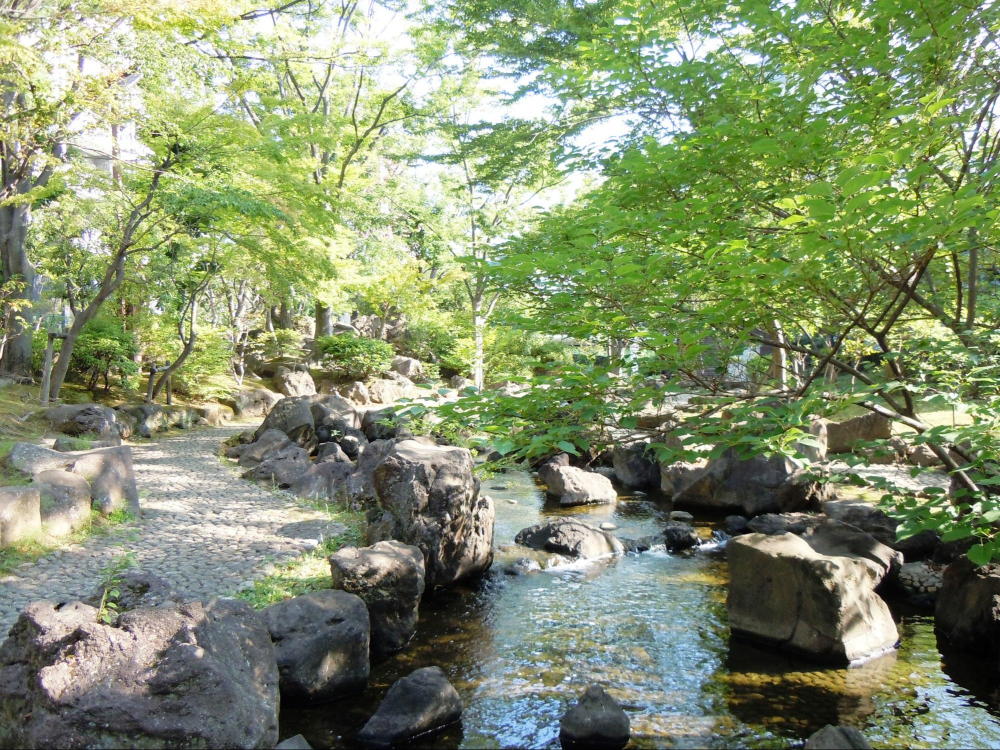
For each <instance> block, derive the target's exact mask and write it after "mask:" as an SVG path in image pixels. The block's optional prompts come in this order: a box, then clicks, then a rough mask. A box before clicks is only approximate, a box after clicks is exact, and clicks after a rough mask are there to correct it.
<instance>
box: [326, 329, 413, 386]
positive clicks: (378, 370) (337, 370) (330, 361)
mask: <svg viewBox="0 0 1000 750" xmlns="http://www.w3.org/2000/svg"><path fill="white" fill-rule="evenodd" d="M316 350H317V353H318V354H319V356H320V359H321V362H322V365H323V369H324V370H329V371H330V372H332V373H334V374H335V375H337V376H339V377H342V378H345V379H348V380H364V379H365V378H370V377H372V376H373V375H382V374H384V373H386V372H388V371H389V368H390V367H391V365H392V358H393V357H394V356H396V351H395V350H394V349H393V348H392V345H391V344H388V343H386V342H385V341H380V340H378V339H368V338H362V337H361V336H355V335H354V334H350V333H342V334H339V335H337V336H324V337H323V338H321V339H319V340H318V341H317V342H316Z"/></svg>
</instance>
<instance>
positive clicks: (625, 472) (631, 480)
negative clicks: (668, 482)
mask: <svg viewBox="0 0 1000 750" xmlns="http://www.w3.org/2000/svg"><path fill="white" fill-rule="evenodd" d="M611 465H612V466H613V467H614V469H615V477H617V479H618V481H619V482H621V483H622V484H623V485H625V486H626V487H629V488H631V489H641V490H644V489H650V488H653V487H658V486H659V484H660V465H659V463H658V462H657V460H656V457H655V456H653V455H651V454H650V453H649V443H648V442H638V443H633V444H632V445H616V446H615V448H614V450H613V451H612V452H611Z"/></svg>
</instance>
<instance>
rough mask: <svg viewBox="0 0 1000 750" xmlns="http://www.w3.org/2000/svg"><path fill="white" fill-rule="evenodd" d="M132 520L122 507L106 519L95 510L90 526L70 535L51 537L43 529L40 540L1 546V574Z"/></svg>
mask: <svg viewBox="0 0 1000 750" xmlns="http://www.w3.org/2000/svg"><path fill="white" fill-rule="evenodd" d="M132 520H133V517H132V514H131V513H129V512H128V510H126V509H125V508H120V509H119V510H116V511H114V512H113V513H111V515H109V516H102V515H101V514H100V513H99V512H98V511H96V510H92V511H90V518H89V519H88V520H87V523H86V524H84V525H83V526H81V527H80V528H79V529H77V530H76V531H74V532H73V533H72V534H69V535H67V536H62V537H51V536H47V535H46V534H45V533H44V527H43V533H42V534H40V535H38V536H36V537H32V538H30V539H22V540H21V541H19V542H15V543H14V544H11V545H8V546H6V547H0V575H9V574H10V573H12V572H13V571H14V569H15V568H17V567H18V566H19V565H23V564H24V563H28V562H35V561H36V560H38V559H39V558H42V557H45V555H47V554H49V553H50V552H54V551H55V550H57V549H60V548H61V547H64V546H66V545H68V544H81V543H83V542H85V541H86V540H87V539H89V538H90V537H94V536H107V535H108V534H110V533H112V532H114V531H118V530H120V529H121V527H123V526H125V525H126V524H128V523H130V522H131V521H132Z"/></svg>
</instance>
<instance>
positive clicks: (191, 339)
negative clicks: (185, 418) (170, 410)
mask: <svg viewBox="0 0 1000 750" xmlns="http://www.w3.org/2000/svg"><path fill="white" fill-rule="evenodd" d="M190 310H191V319H190V328H189V331H190V335H189V336H188V337H187V338H186V339H185V337H184V318H183V317H182V318H181V321H180V323H178V324H177V332H178V335H179V336H180V339H181V341H182V342H183V344H184V348H183V349H181V353H180V354H179V355H178V356H177V359H175V360H174V361H173V362H171V363H170V366H169V367H167V368H166V369H165V370H163V372H162V373H161V374H160V377H159V378H158V379H157V381H156V385H155V386H153V394H152V398H153V401H156V397H157V396H159V395H160V392H161V391H162V390H163V388H164V386H166V385H167V384H168V383H169V382H170V376H171V375H173V374H174V373H175V372H177V370H179V369H180V368H181V366H182V365H183V364H184V362H185V360H187V358H188V357H190V356H191V352H193V351H194V344H195V341H196V340H197V339H198V334H197V332H196V331H195V325H196V324H197V322H198V300H197V298H195V299H192V300H191V307H190ZM168 393H169V392H168ZM167 403H170V402H169V401H168V402H167Z"/></svg>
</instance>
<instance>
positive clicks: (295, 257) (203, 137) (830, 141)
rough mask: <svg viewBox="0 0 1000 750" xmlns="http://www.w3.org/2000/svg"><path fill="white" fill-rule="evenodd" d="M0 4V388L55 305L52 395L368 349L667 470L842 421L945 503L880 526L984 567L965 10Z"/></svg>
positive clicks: (558, 440)
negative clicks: (948, 547) (872, 416)
mask: <svg viewBox="0 0 1000 750" xmlns="http://www.w3.org/2000/svg"><path fill="white" fill-rule="evenodd" d="M0 10H2V11H3V13H2V14H0V93H2V94H3V96H2V97H0V110H2V113H0V167H2V170H0V176H2V180H0V258H2V261H3V262H2V264H0V270H2V274H0V312H2V315H3V317H4V324H3V331H2V334H0V370H4V371H10V372H13V373H15V374H19V375H34V376H37V375H38V366H39V363H40V360H41V357H40V352H39V351H38V346H37V345H36V346H35V351H34V352H33V351H32V341H33V339H35V338H41V337H38V336H36V335H35V332H36V331H37V330H38V329H39V327H40V324H41V320H42V316H43V315H45V314H46V313H48V312H52V311H55V312H58V311H59V310H63V309H65V310H67V311H68V312H69V313H70V314H71V316H70V317H71V325H70V327H69V330H68V335H67V337H66V339H65V341H64V342H63V344H62V346H61V348H60V351H59V353H58V357H57V361H56V365H55V368H54V372H53V376H52V385H51V388H50V393H49V394H48V395H51V396H52V397H53V398H57V397H58V396H59V394H60V389H61V387H62V384H63V381H64V380H65V379H66V378H67V377H70V378H76V379H77V380H79V381H81V382H82V383H83V384H84V385H88V386H94V385H97V384H98V383H99V381H103V385H104V386H105V387H108V386H109V385H112V384H113V381H115V380H116V379H117V380H119V381H121V382H122V383H123V384H124V385H131V384H130V383H129V381H128V378H129V376H131V375H133V374H134V373H135V371H136V368H137V367H138V366H140V365H142V366H148V365H151V364H154V363H155V364H163V363H165V362H169V363H170V367H169V370H165V371H161V372H160V374H159V375H158V377H157V382H156V386H155V388H154V389H153V392H152V397H153V398H156V397H158V395H159V393H160V392H161V390H162V388H163V386H164V384H165V382H166V380H167V378H172V382H173V383H174V384H175V385H176V386H177V387H178V389H179V391H180V392H184V393H187V394H189V395H191V396H202V397H203V396H208V395H212V394H214V393H217V392H218V391H219V390H221V389H223V388H225V387H227V385H229V386H232V387H236V386H238V385H239V384H240V383H241V382H242V380H243V378H244V377H246V376H247V375H248V374H252V372H253V368H254V367H255V366H257V365H259V364H260V363H261V361H262V360H271V359H285V360H297V361H298V362H301V363H304V364H310V365H313V366H316V365H319V366H320V367H326V368H329V369H331V370H332V371H333V373H334V374H335V375H337V376H338V377H342V378H350V379H354V378H365V377H369V376H373V375H378V374H381V373H384V372H385V371H386V370H387V369H388V366H389V362H390V361H391V359H392V357H393V356H394V354H395V353H397V352H398V353H403V354H407V355H412V356H416V357H418V358H419V359H421V360H423V361H425V362H426V363H428V368H427V370H428V372H429V373H430V374H431V375H434V374H439V375H441V376H444V377H451V376H454V375H460V376H462V377H468V378H471V380H472V381H473V382H474V383H475V384H476V385H477V386H478V387H480V389H482V388H489V387H491V386H496V385H500V384H505V383H506V385H505V387H504V388H503V389H502V390H500V391H497V392H488V391H486V390H480V391H479V392H478V393H477V394H474V395H470V396H468V398H466V399H464V400H463V401H461V402H459V403H458V404H455V405H452V406H448V407H446V408H445V409H444V410H443V412H442V414H441V415H440V416H443V417H444V418H446V420H448V421H447V422H446V424H445V427H442V429H445V428H447V429H452V430H453V431H457V430H460V429H462V430H465V429H468V426H469V425H470V424H476V425H478V426H479V427H480V428H481V429H482V430H484V431H485V432H486V433H487V434H490V435H492V436H494V437H495V447H498V448H500V449H501V450H502V452H506V453H510V454H511V455H520V456H526V457H530V458H535V457H539V456H542V455H544V454H546V453H547V452H552V451H556V450H567V451H570V452H576V453H579V454H581V455H584V454H596V453H597V452H599V451H600V450H601V449H602V448H603V447H605V446H606V445H608V444H609V443H610V442H611V440H612V439H613V437H614V436H615V435H616V434H620V431H621V430H630V431H641V430H643V429H648V432H649V437H650V439H651V440H653V443H654V448H655V449H656V450H657V451H658V453H659V454H660V455H661V457H662V458H663V460H674V459H685V458H691V457H693V456H694V455H696V454H702V453H704V452H705V451H706V450H708V451H715V452H720V451H722V450H724V449H725V448H726V447H727V446H733V445H736V446H739V447H740V448H741V449H744V450H746V451H749V452H771V453H775V452H776V453H782V454H786V455H789V456H793V457H796V458H798V459H801V460H806V459H805V455H804V450H803V449H804V447H806V446H808V444H809V440H810V438H809V437H808V435H807V432H808V430H809V425H810V423H811V421H812V420H814V419H815V418H817V417H820V416H832V415H836V414H841V413H843V412H844V410H845V409H854V410H857V409H861V410H867V411H871V412H876V413H879V414H882V415H884V416H885V417H887V418H889V419H891V420H893V422H894V423H895V425H896V429H897V433H898V435H899V436H901V437H903V438H904V439H905V440H906V441H908V442H909V443H911V444H915V445H920V444H926V445H927V446H928V447H929V450H931V451H932V452H933V454H934V455H936V456H937V458H938V460H940V461H941V463H943V464H944V465H945V467H946V468H947V470H948V471H949V472H950V473H951V475H952V477H953V480H954V485H955V491H953V492H950V493H940V494H939V495H938V496H936V497H932V498H930V499H929V500H928V499H926V498H922V499H915V498H904V497H902V496H900V495H898V494H892V495H890V498H891V500H890V509H891V510H892V511H893V512H894V513H896V514H898V515H900V516H901V517H904V518H905V521H906V524H905V530H906V532H907V533H910V532H915V531H918V530H920V529H922V528H934V529H938V530H942V531H943V532H945V534H946V536H947V538H961V537H970V536H971V537H973V538H974V541H975V545H974V546H973V548H972V551H971V552H970V556H972V557H973V559H976V560H977V561H983V560H986V559H989V558H990V557H991V556H993V555H994V554H997V555H998V556H1000V542H998V541H997V534H996V527H995V524H996V523H998V522H1000V505H998V502H997V497H996V495H995V492H994V488H995V487H996V486H997V485H998V484H1000V477H998V471H997V467H998V454H997V448H998V446H997V440H998V437H997V436H998V435H1000V423H998V420H1000V416H998V415H1000V409H998V407H1000V388H998V385H997V384H998V383H1000V337H998V336H997V335H996V333H995V332H996V331H997V330H998V327H1000V281H998V280H1000V260H998V258H997V240H998V236H997V218H998V212H997V200H996V190H997V179H998V175H1000V172H998V170H1000V166H998V165H1000V121H998V119H997V114H998V109H997V106H998V101H1000V77H998V74H997V71H998V70H1000V47H998V43H997V40H996V38H995V33H996V31H995V30H996V28H997V27H998V25H1000V7H998V6H996V4H993V3H965V4H962V3H958V4H956V3H955V2H953V1H952V0H926V1H925V2H919V3H916V2H912V0H878V1H877V2H873V1H872V0H751V1H750V2H742V3H735V4H734V3H725V2H720V0H684V1H681V0H665V1H664V2H656V3H639V2H635V0H601V1H600V2H589V3H579V2H576V1H575V0H534V1H533V2H530V3H525V2H520V1H519V0H487V1H486V2H482V1H481V0H474V1H473V0H448V2H445V3H427V4H426V7H424V8H423V9H421V10H420V11H419V12H416V13H412V14H410V15H406V14H404V13H403V12H402V11H401V10H400V7H399V6H398V4H395V3H388V2H385V3H378V2H376V3H372V4H370V5H368V6H366V7H363V8H359V7H358V6H357V5H356V4H341V5H336V4H332V3H325V2H309V3H305V2H298V1H297V0H293V2H291V3H284V4H278V5H276V6H275V7H274V8H265V7H257V6H253V5H251V4H249V3H248V2H243V1H242V0H241V1H240V2H235V3H226V4H217V5H213V4H210V3H209V4H206V3H202V2H194V1H193V0H191V1H188V0H180V1H175V0H169V1H168V0H163V1H162V2H160V1H156V2H151V3H150V2H144V3H135V2H128V1H126V2H121V1H119V0H116V1H115V2H105V0H93V1H92V2H68V3H57V2H54V0H30V1H29V2H16V3H9V2H8V3H4V2H3V0H0ZM338 326H339V327H338ZM335 330H338V331H347V332H348V333H346V334H342V333H341V334H338V335H335V336H334V335H332V334H334V332H335ZM352 330H353V331H357V333H358V335H354V334H353V333H350V332H351V331H352ZM95 335H96V336H97V338H95ZM132 336H134V344H133V343H130V342H132V341H133V339H131V338H129V337H132ZM95 341H97V342H99V343H98V344H97V345H96V348H95V344H94V342H95ZM435 370H436V371H435ZM511 380H515V381H523V384H524V387H523V388H519V387H514V386H512V385H511V384H510V383H507V381H511ZM678 404H686V406H685V407H684V411H683V417H684V420H683V429H679V430H678V431H677V432H676V434H675V435H674V436H673V438H677V439H673V438H672V439H669V440H666V439H663V436H662V435H661V434H658V433H656V432H655V431H654V430H652V429H651V428H642V427H640V424H641V423H644V422H643V420H642V419H641V416H642V415H643V414H648V413H650V412H656V411H661V410H663V409H665V408H668V407H671V408H672V407H674V406H677V405H678ZM942 414H944V415H947V416H948V418H941V416H940V415H942Z"/></svg>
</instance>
